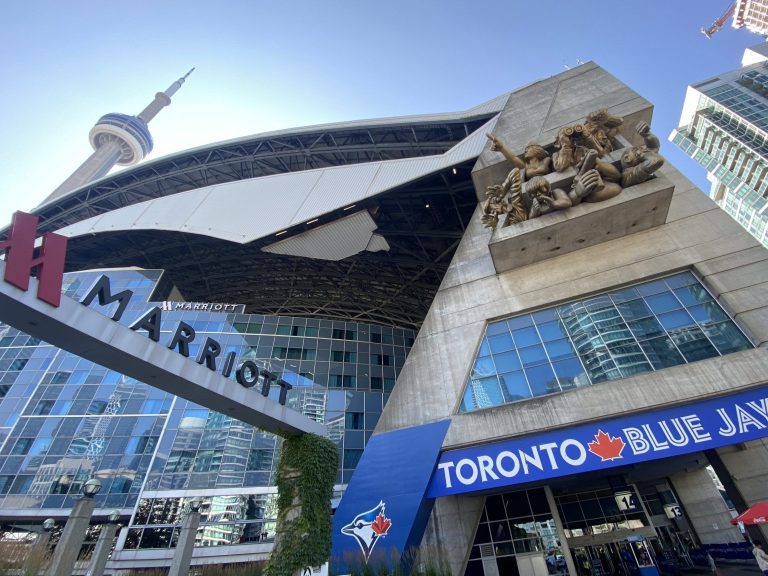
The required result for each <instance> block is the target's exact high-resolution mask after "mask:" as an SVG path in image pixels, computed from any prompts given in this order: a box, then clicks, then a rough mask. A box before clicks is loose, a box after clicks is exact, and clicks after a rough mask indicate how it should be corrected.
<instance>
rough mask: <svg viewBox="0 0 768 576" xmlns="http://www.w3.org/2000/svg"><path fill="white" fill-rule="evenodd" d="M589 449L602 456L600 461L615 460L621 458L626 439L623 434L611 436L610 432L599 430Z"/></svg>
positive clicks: (589, 444)
mask: <svg viewBox="0 0 768 576" xmlns="http://www.w3.org/2000/svg"><path fill="white" fill-rule="evenodd" d="M587 446H589V451H590V452H592V454H594V455H595V456H600V461H601V462H605V461H606V460H615V459H617V458H621V457H622V456H621V451H622V450H624V446H626V444H625V443H624V440H622V439H621V436H614V437H611V435H610V434H606V433H605V432H603V431H602V430H598V431H597V434H596V435H595V441H594V442H589V443H588V444H587Z"/></svg>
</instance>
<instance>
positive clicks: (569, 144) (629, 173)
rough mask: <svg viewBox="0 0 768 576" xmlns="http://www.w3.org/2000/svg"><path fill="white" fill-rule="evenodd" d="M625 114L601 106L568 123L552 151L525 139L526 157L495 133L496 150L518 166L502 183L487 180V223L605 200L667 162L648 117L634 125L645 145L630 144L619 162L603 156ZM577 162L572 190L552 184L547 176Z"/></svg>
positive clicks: (509, 221)
mask: <svg viewBox="0 0 768 576" xmlns="http://www.w3.org/2000/svg"><path fill="white" fill-rule="evenodd" d="M622 122H623V120H622V119H621V118H619V117H617V116H612V115H611V114H609V113H608V111H607V110H605V109H601V110H596V111H594V112H591V113H590V114H588V115H587V118H586V120H585V121H584V123H583V124H574V125H572V126H566V127H564V128H562V129H560V131H559V132H558V134H557V139H556V142H555V149H556V151H555V153H554V154H553V155H552V156H550V155H549V153H548V152H547V151H546V150H545V149H544V147H543V146H541V145H539V144H536V143H533V142H532V143H529V144H527V145H526V147H525V150H524V152H523V157H522V158H520V157H519V156H517V155H516V154H514V153H513V152H512V151H511V150H510V149H509V148H507V147H506V146H505V145H504V143H503V142H502V141H501V140H500V139H499V138H497V137H495V136H493V135H492V134H486V136H487V137H488V139H489V140H490V141H491V150H493V151H495V152H500V153H501V154H502V155H503V156H504V157H505V158H506V159H507V160H509V161H510V162H511V163H512V164H513V165H514V168H513V169H512V170H511V171H510V172H509V174H508V175H507V177H506V179H505V180H504V182H503V183H502V184H496V185H493V186H488V188H487V189H486V194H485V195H486V202H485V204H484V205H483V217H482V222H483V224H484V225H485V226H486V227H488V228H492V229H495V228H496V227H497V226H498V225H499V222H500V221H502V219H503V221H502V227H504V226H509V225H511V224H516V223H518V222H522V221H524V220H529V219H531V218H537V217H538V216H541V215H542V214H547V213H549V212H552V211H554V210H564V209H567V208H570V207H571V206H575V205H577V204H579V203H581V202H602V201H604V200H608V199H609V198H613V197H614V196H616V195H618V194H619V193H621V191H622V190H623V189H624V188H627V187H629V186H634V185H636V184H640V183H641V182H645V181H646V180H648V179H650V178H652V177H653V173H654V172H655V171H656V170H658V169H659V168H660V167H661V165H662V164H663V163H664V158H663V157H662V156H661V155H660V154H659V153H658V152H659V139H658V138H657V137H656V136H655V135H654V134H653V133H652V132H651V131H650V126H648V123H647V122H639V123H638V124H637V126H636V127H635V130H636V131H637V133H638V134H639V135H640V136H642V138H643V141H644V145H643V146H633V147H630V148H627V149H626V150H625V151H624V152H623V154H622V155H621V161H620V167H618V166H615V165H614V164H612V163H611V162H609V161H607V159H606V160H603V159H602V158H603V157H604V156H605V155H607V154H609V153H611V152H612V151H613V150H614V138H615V136H616V135H617V134H618V132H619V128H620V127H621V125H622ZM571 167H573V168H575V170H576V175H575V176H574V178H573V181H572V183H571V187H570V190H568V191H567V192H566V191H565V190H562V189H560V188H554V189H553V188H552V186H551V185H550V183H549V181H548V180H547V179H546V178H545V177H544V176H545V175H547V174H550V173H551V172H552V171H553V169H554V171H555V172H564V171H566V170H567V169H568V168H571Z"/></svg>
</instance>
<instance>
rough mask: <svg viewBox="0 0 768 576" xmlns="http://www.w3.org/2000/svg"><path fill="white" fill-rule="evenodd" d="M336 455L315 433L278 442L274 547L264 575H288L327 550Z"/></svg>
mask: <svg viewBox="0 0 768 576" xmlns="http://www.w3.org/2000/svg"><path fill="white" fill-rule="evenodd" d="M338 465H339V454H338V451H337V448H336V445H335V444H334V443H333V442H331V441H330V440H328V439H327V438H322V437H321V436H316V435H314V434H303V435H301V436H292V437H289V438H286V439H285V440H284V441H283V448H282V453H281V455H280V464H279V466H278V469H277V490H278V498H277V507H278V513H277V527H276V537H275V548H274V550H273V551H272V556H271V557H270V559H269V563H268V564H267V567H266V569H265V571H264V576H294V574H296V572H297V571H299V570H301V569H303V568H305V567H306V566H319V565H321V564H324V563H325V562H327V561H328V558H329V557H330V555H331V498H332V497H333V484H334V482H335V480H336V471H337V469H338Z"/></svg>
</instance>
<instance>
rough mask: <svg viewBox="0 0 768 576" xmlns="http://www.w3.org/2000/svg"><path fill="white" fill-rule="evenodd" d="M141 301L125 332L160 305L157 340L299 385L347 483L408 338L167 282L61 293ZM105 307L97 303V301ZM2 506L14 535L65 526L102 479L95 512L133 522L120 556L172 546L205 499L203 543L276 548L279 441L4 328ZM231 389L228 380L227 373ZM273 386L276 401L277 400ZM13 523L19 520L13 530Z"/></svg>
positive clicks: (114, 279) (125, 282)
mask: <svg viewBox="0 0 768 576" xmlns="http://www.w3.org/2000/svg"><path fill="white" fill-rule="evenodd" d="M102 274H106V275H107V276H108V277H109V278H110V283H111V286H112V290H113V292H116V291H122V290H130V291H132V292H133V293H134V297H133V298H132V299H131V302H130V303H129V305H128V307H127V309H126V311H125V313H124V315H123V318H122V319H121V322H122V323H124V324H126V325H128V324H130V323H131V322H132V321H134V320H136V319H137V318H138V317H139V316H141V315H142V314H143V313H145V312H146V311H147V310H148V309H149V308H150V307H151V305H150V304H149V302H155V303H156V304H158V305H160V306H161V307H162V308H163V310H164V311H163V316H164V318H165V320H164V323H163V328H164V330H163V335H162V336H161V339H162V340H163V341H165V340H167V339H170V337H171V335H172V329H175V328H174V327H175V326H176V325H177V323H178V321H184V322H186V323H187V324H189V325H190V326H192V328H193V329H194V330H195V332H196V333H197V334H199V335H201V336H202V338H200V337H198V338H197V343H195V342H193V343H192V344H191V345H190V351H189V352H190V355H191V356H192V357H195V355H196V354H197V352H198V350H199V347H200V343H201V342H203V341H204V338H205V337H206V336H210V337H212V338H214V339H215V340H216V341H218V342H219V343H221V345H222V348H223V350H224V351H225V352H224V353H226V352H229V351H234V352H236V353H237V356H238V357H240V358H242V359H248V360H253V361H254V362H256V363H257V364H258V365H259V366H262V367H266V368H267V369H268V370H270V371H271V372H273V373H275V374H277V375H279V377H280V378H282V379H283V380H285V381H286V382H289V383H290V384H292V385H293V388H292V390H290V391H289V393H288V399H287V402H286V404H287V406H289V407H291V408H293V409H295V410H297V411H300V412H302V413H303V414H305V415H307V416H308V417H310V418H312V419H314V420H316V421H318V422H321V423H324V424H326V425H327V426H328V429H329V434H330V437H331V438H332V439H333V441H334V442H335V443H336V444H337V445H338V448H339V462H340V467H339V472H338V478H337V484H338V485H339V487H341V485H343V484H345V483H346V482H348V481H349V477H350V476H351V474H352V471H353V470H354V468H355V465H356V464H357V462H358V460H359V459H360V455H361V454H362V452H363V448H364V447H365V444H366V441H367V440H368V438H369V437H370V435H371V433H372V431H373V429H374V428H375V426H376V423H377V421H378V417H379V415H380V414H381V410H382V407H383V405H384V404H385V403H386V400H387V398H388V396H389V394H390V392H391V391H392V389H393V387H394V383H395V380H396V378H397V374H398V372H399V370H400V368H401V367H402V365H403V362H404V361H405V357H406V355H407V353H408V351H409V350H410V347H411V346H412V345H413V339H414V336H415V335H414V332H413V331H412V330H409V329H398V328H392V327H391V326H380V325H373V324H366V323H356V322H340V321H332V320H319V319H308V318H295V317H289V316H280V317H278V316H265V315H255V314H244V313H243V306H242V305H236V304H215V303H188V302H187V303H184V302H178V301H177V302H169V301H165V300H164V298H165V296H166V295H167V294H168V293H170V292H171V291H172V286H171V285H170V284H169V283H168V281H167V278H166V277H165V275H164V274H163V272H162V271H156V270H107V271H99V272H80V273H71V274H68V275H67V276H66V277H65V281H64V293H65V294H66V295H68V296H71V297H73V298H75V299H78V300H80V299H82V297H83V296H84V295H85V293H86V292H87V291H88V289H89V288H90V287H91V286H92V285H93V283H94V282H95V281H96V280H97V279H98V278H99V277H100V276H101V275H102ZM93 306H97V304H93ZM0 330H1V332H0V333H1V334H2V339H1V340H0V381H1V382H2V389H1V390H0V392H1V394H0V398H1V399H0V426H2V428H0V430H1V432H2V440H3V441H2V445H1V446H0V495H1V496H0V498H2V499H1V500H0V508H2V510H3V511H4V515H5V517H6V521H9V520H10V521H12V522H13V523H14V524H15V525H16V528H17V529H22V528H23V527H24V526H26V525H29V524H35V523H39V522H41V521H42V520H43V519H45V518H47V517H49V516H53V517H62V515H66V513H67V512H68V509H69V508H70V507H71V506H72V505H73V502H74V499H75V498H78V497H79V496H80V489H81V486H82V484H83V483H84V482H85V481H86V480H88V479H89V478H92V477H96V478H98V479H100V481H101V482H102V489H101V491H100V493H99V494H97V496H96V497H95V498H96V502H97V512H96V514H97V515H99V514H104V513H107V514H108V513H109V511H111V510H113V509H117V510H119V511H120V513H121V516H123V517H124V518H130V525H129V527H128V530H127V531H125V530H124V531H123V536H122V538H123V540H124V542H123V543H122V546H123V547H124V548H125V549H126V550H132V549H153V548H165V549H168V548H169V547H172V546H173V545H174V544H175V541H176V539H177V538H178V530H179V525H180V524H181V520H182V512H183V510H184V503H185V502H186V501H187V500H188V499H190V498H193V497H195V498H201V499H202V501H203V505H202V507H201V510H202V514H203V521H202V527H201V530H200V533H199V535H198V541H197V544H198V545H201V546H217V545H223V544H241V543H271V542H272V540H273V538H274V521H275V514H276V508H275V498H276V493H275V488H274V475H275V469H276V466H277V461H278V459H279V451H280V441H279V440H278V439H277V437H276V436H274V435H272V434H269V433H266V432H263V431H260V430H258V429H255V428H254V427H252V426H249V425H246V424H243V423H242V422H239V421H237V420H235V419H233V418H231V417H228V416H225V415H223V414H219V413H217V412H213V411H211V410H208V409H206V408H204V407H202V406H199V405H196V404H193V403H192V402H189V401H186V400H183V399H181V398H177V397H175V396H172V395H171V394H168V393H166V392H163V391H161V390H158V389H157V388H153V387H152V386H148V385H147V384H144V383H142V382H138V381H136V380H134V379H131V378H127V377H125V376H122V375H120V374H118V373H116V372H113V371H110V370H107V369H105V368H103V367H101V366H98V365H95V364H94V363H93V362H89V361H86V360H83V359H81V358H78V357H77V356H75V355H73V354H70V353H67V352H65V351H63V350H60V349H58V348H55V347H53V346H50V345H47V344H45V343H44V342H40V341H39V340H36V339H34V338H32V337H30V336H28V335H25V334H23V333H21V332H19V331H18V330H16V329H14V328H11V327H9V326H6V325H3V326H2V328H0ZM232 377H233V378H234V375H233V376H232ZM278 393H279V387H278V386H275V387H274V390H272V392H271V394H272V395H273V396H275V398H277V395H278ZM14 518H15V520H14Z"/></svg>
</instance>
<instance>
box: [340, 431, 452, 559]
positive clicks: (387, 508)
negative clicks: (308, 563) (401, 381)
mask: <svg viewBox="0 0 768 576" xmlns="http://www.w3.org/2000/svg"><path fill="white" fill-rule="evenodd" d="M448 424H449V421H448V420H443V421H441V422H436V423H433V424H425V425H423V426H416V427H413V428H403V429H401V430H395V431H393V432H387V433H384V434H378V435H376V436H373V437H372V438H371V439H370V440H369V441H368V445H367V446H366V447H365V452H363V456H362V457H361V458H360V462H359V463H358V465H357V468H356V469H355V472H354V474H353V475H352V479H351V480H350V482H349V485H348V486H347V490H346V492H345V493H344V496H343V498H342V499H341V502H340V503H339V507H338V508H337V509H336V512H335V514H334V516H333V550H332V552H331V564H332V566H333V569H334V571H335V572H336V573H338V574H343V573H346V572H350V571H355V570H356V569H359V568H360V566H361V565H363V564H368V565H370V566H371V567H372V568H373V567H375V568H374V571H376V570H378V567H379V565H383V564H386V565H388V566H391V565H392V564H393V563H400V562H401V561H402V562H403V563H404V566H403V567H404V568H405V569H406V571H405V573H406V574H408V573H410V572H409V570H408V568H409V566H407V564H408V558H409V556H408V555H407V554H405V555H404V553H406V552H408V551H410V550H411V549H412V548H414V547H416V546H418V545H419V544H420V543H421V537H422V535H423V533H424V530H425V529H426V526H427V521H428V520H429V515H430V513H431V512H432V504H433V502H434V500H431V499H428V498H427V497H426V491H427V486H429V480H430V478H431V477H432V472H433V471H434V470H435V464H436V463H437V458H438V456H439V455H440V447H441V446H442V444H443V439H444V438H445V433H446V432H447V431H448Z"/></svg>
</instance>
